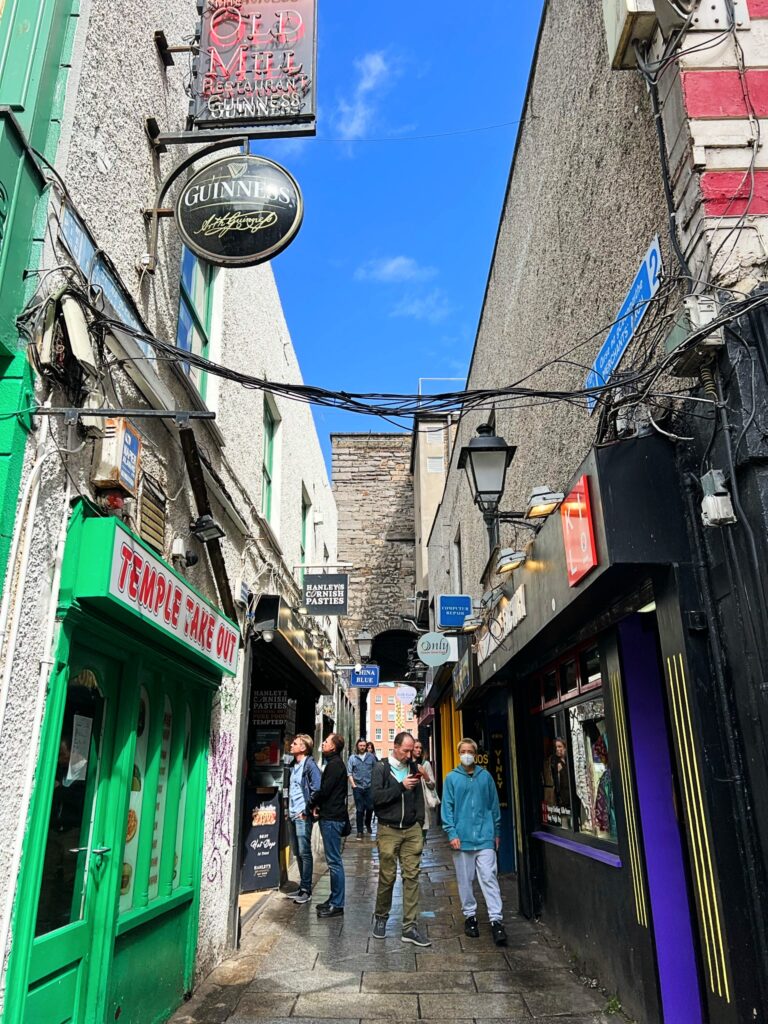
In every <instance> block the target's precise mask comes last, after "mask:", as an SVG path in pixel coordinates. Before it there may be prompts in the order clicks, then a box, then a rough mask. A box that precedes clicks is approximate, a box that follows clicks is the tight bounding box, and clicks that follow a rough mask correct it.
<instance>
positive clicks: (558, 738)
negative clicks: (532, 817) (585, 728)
mask: <svg viewBox="0 0 768 1024" xmlns="http://www.w3.org/2000/svg"><path fill="white" fill-rule="evenodd" d="M563 725H564V722H563V715H562V713H559V714H557V715H548V716H547V717H546V718H544V719H542V726H543V732H544V735H543V754H544V758H543V761H542V766H541V785H542V795H541V820H542V823H543V824H545V825H555V826H557V827H558V828H564V829H568V830H569V831H571V830H572V825H571V776H570V767H569V764H568V744H567V741H566V738H565V733H564V730H563Z"/></svg>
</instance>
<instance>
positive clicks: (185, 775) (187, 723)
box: [173, 707, 192, 889]
mask: <svg viewBox="0 0 768 1024" xmlns="http://www.w3.org/2000/svg"><path fill="white" fill-rule="evenodd" d="M191 739H192V715H191V714H190V711H189V707H187V709H186V713H185V716H184V759H183V762H182V766H181V792H180V793H179V813H178V816H177V818H176V852H175V854H174V857H173V888H174V889H176V888H178V886H179V883H180V882H181V857H182V853H183V851H184V817H185V815H186V813H187V783H188V782H189V745H190V742H191Z"/></svg>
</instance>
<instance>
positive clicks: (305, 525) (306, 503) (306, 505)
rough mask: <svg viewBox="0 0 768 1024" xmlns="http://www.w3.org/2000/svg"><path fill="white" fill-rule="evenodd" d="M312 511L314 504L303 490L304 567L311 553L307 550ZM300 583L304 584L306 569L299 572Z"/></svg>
mask: <svg viewBox="0 0 768 1024" xmlns="http://www.w3.org/2000/svg"><path fill="white" fill-rule="evenodd" d="M311 509H312V502H311V501H310V500H309V498H308V497H307V494H306V491H304V488H302V493H301V543H300V545H299V561H300V562H301V564H302V566H305V565H306V564H307V558H308V557H309V552H308V550H307V538H308V537H309V514H310V511H311ZM299 583H300V584H301V585H303V584H304V569H303V568H302V569H301V570H300V572H299Z"/></svg>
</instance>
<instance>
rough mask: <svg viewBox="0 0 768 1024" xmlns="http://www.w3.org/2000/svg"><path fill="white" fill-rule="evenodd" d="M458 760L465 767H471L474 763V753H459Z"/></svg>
mask: <svg viewBox="0 0 768 1024" xmlns="http://www.w3.org/2000/svg"><path fill="white" fill-rule="evenodd" d="M459 760H460V761H461V763H462V764H463V765H464V767H465V768H471V767H472V765H473V764H474V763H475V755H474V754H461V755H460V756H459Z"/></svg>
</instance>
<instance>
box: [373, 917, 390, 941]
mask: <svg viewBox="0 0 768 1024" xmlns="http://www.w3.org/2000/svg"><path fill="white" fill-rule="evenodd" d="M371 934H372V935H373V937H374V939H385V938H386V937H387V919H386V917H378V916H377V915H375V914H374V916H373V932H372V933H371Z"/></svg>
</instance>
